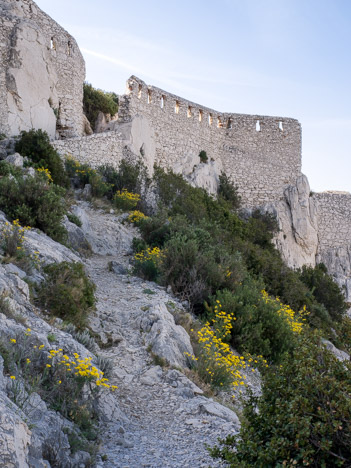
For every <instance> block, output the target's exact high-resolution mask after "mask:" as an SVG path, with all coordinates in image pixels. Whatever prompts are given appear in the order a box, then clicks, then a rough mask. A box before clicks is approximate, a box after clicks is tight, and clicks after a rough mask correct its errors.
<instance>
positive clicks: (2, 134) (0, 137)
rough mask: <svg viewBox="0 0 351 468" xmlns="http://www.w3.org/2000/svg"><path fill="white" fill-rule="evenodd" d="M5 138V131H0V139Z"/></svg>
mask: <svg viewBox="0 0 351 468" xmlns="http://www.w3.org/2000/svg"><path fill="white" fill-rule="evenodd" d="M5 138H6V135H5V133H0V141H1V140H5Z"/></svg>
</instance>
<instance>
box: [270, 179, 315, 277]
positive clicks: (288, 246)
mask: <svg viewBox="0 0 351 468" xmlns="http://www.w3.org/2000/svg"><path fill="white" fill-rule="evenodd" d="M267 210H268V211H271V212H273V213H274V214H275V215H276V217H277V220H278V223H279V233H278V235H277V236H276V238H275V240H274V242H275V244H276V246H277V248H278V250H280V252H281V253H282V256H283V258H284V260H285V261H286V263H287V264H288V265H289V266H291V267H293V268H300V267H302V265H312V266H314V265H315V263H316V254H317V248H318V205H317V203H316V202H315V200H314V199H313V198H312V197H311V196H310V186H309V183H308V179H307V177H306V176H305V175H302V176H300V177H298V179H297V180H296V185H290V186H289V187H288V188H287V189H286V190H285V191H284V200H282V201H280V202H278V203H276V204H275V205H274V206H268V207H267Z"/></svg>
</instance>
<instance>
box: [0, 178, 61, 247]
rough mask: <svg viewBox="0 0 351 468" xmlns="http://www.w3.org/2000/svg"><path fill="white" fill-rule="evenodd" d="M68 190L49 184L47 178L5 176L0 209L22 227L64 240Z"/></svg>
mask: <svg viewBox="0 0 351 468" xmlns="http://www.w3.org/2000/svg"><path fill="white" fill-rule="evenodd" d="M64 195H65V190H64V189H63V188H62V187H58V186H57V185H55V184H51V183H49V182H48V180H47V178H46V176H45V175H41V174H39V173H36V174H35V176H34V177H29V176H28V177H26V178H24V177H23V176H22V175H21V176H18V177H17V178H13V177H10V176H8V177H3V178H1V179H0V208H1V209H2V210H3V211H4V212H5V213H6V215H7V216H9V217H10V218H11V219H18V220H19V222H20V224H21V225H22V226H31V227H36V228H38V229H41V230H42V231H44V232H45V233H46V234H47V235H48V236H50V237H52V238H53V239H54V240H57V241H63V240H64V239H65V236H66V230H65V229H64V227H63V226H62V224H61V221H62V218H63V216H64V214H65V213H66V207H65V202H64V199H63V196H64Z"/></svg>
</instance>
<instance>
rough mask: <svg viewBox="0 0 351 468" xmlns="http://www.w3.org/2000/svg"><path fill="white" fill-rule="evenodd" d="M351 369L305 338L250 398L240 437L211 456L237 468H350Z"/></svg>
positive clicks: (316, 341)
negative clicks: (261, 389) (253, 467)
mask: <svg viewBox="0 0 351 468" xmlns="http://www.w3.org/2000/svg"><path fill="white" fill-rule="evenodd" d="M350 375H351V364H350V362H343V363H341V362H339V361H338V360H337V359H336V358H335V357H334V356H333V355H332V354H331V353H329V352H328V351H327V350H326V349H325V348H324V347H323V346H321V345H320V343H319V336H318V335H312V334H308V335H305V334H303V335H302V336H301V338H300V339H299V343H298V346H296V347H295V348H294V351H293V352H292V354H290V355H289V356H286V357H285V358H284V360H283V361H282V363H281V365H280V366H278V367H277V368H274V367H272V368H270V369H268V371H267V372H266V373H265V375H264V377H263V393H262V396H261V397H259V398H257V397H253V396H252V397H251V399H250V400H249V402H248V403H247V404H246V407H245V410H244V422H243V424H242V428H241V432H240V435H239V437H236V436H234V437H233V436H229V437H228V438H227V439H225V440H223V441H221V443H222V446H221V447H216V448H214V449H212V450H211V453H212V455H213V456H214V457H216V458H222V459H224V460H226V461H227V462H228V463H229V466H230V467H232V468H240V467H241V468H246V467H247V468H249V467H252V466H255V467H257V468H267V467H278V466H279V467H284V466H286V467H293V466H313V467H316V468H317V467H337V466H339V467H345V468H346V467H350V460H351V400H350V394H351V379H350Z"/></svg>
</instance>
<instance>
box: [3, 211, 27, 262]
mask: <svg viewBox="0 0 351 468" xmlns="http://www.w3.org/2000/svg"><path fill="white" fill-rule="evenodd" d="M28 230H30V226H21V225H20V223H19V220H18V219H15V220H14V221H12V223H9V222H7V221H6V222H5V224H4V225H3V227H2V229H1V239H2V247H3V249H4V251H5V254H6V255H7V256H9V257H19V256H20V255H21V254H23V252H24V250H23V242H24V235H25V232H26V231H28Z"/></svg>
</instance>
